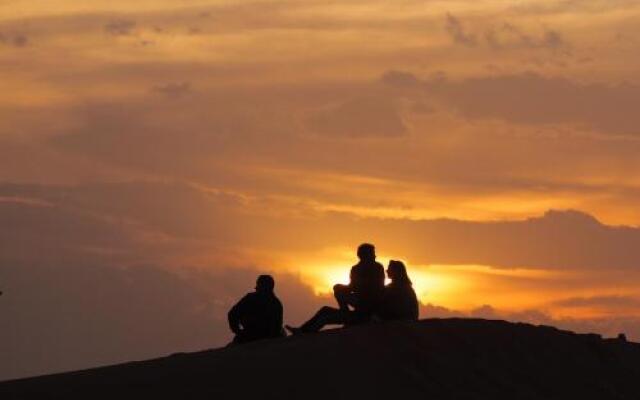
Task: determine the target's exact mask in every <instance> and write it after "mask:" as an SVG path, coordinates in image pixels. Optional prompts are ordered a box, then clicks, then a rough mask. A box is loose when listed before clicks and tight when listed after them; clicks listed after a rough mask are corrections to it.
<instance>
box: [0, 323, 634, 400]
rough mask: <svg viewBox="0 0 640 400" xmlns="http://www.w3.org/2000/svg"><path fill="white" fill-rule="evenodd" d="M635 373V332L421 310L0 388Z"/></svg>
mask: <svg viewBox="0 0 640 400" xmlns="http://www.w3.org/2000/svg"><path fill="white" fill-rule="evenodd" d="M638 377H640V344H636V343H627V342H624V341H621V340H617V339H606V340H603V339H601V338H600V337H599V336H597V335H578V334H574V333H571V332H566V331H561V330H557V329H555V328H551V327H536V326H532V325H527V324H514V323H508V322H504V321H488V320H478V319H429V320H423V321H419V322H398V323H380V324H373V325H368V326H360V327H355V328H351V329H341V330H330V331H324V332H321V333H318V334H308V335H302V336H299V337H290V338H282V339H274V340H266V341H258V342H254V343H251V344H247V345H243V346H237V347H231V348H223V349H217V350H210V351H203V352H199V353H191V354H177V355H173V356H170V357H166V358H160V359H156V360H149V361H142V362H135V363H129V364H122V365H116V366H111V367H104V368H98V369H93V370H86V371H79V372H72V373H67V374H58V375H50V376H45V377H38V378H31V379H23V380H18V381H13V382H5V383H0V398H2V399H5V400H10V399H21V400H22V399H41V398H47V399H53V398H56V399H57V398H59V399H67V400H68V399H178V398H183V399H184V398H189V399H200V398H202V399H249V398H261V399H323V400H326V399H347V398H348V399H389V400H391V399H399V398H403V397H405V396H406V397H405V398H407V399H414V398H424V399H428V398H430V399H493V400H495V399H546V400H549V399H599V400H603V399H639V398H640V384H639V383H638ZM416 396H419V397H416Z"/></svg>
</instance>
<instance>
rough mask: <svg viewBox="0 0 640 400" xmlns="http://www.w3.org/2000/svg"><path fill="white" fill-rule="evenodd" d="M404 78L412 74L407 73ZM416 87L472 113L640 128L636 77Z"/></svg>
mask: <svg viewBox="0 0 640 400" xmlns="http://www.w3.org/2000/svg"><path fill="white" fill-rule="evenodd" d="M404 81H405V82H409V79H407V78H406V77H405V78H404ZM414 87H417V88H422V89H423V90H424V93H426V94H427V95H428V96H430V97H432V98H434V99H438V100H440V101H442V102H444V103H445V104H447V105H449V106H451V107H453V108H454V109H455V110H456V111H457V112H459V113H460V114H461V115H462V116H464V117H466V118H470V119H501V120H504V121H509V122H515V123H521V124H531V125H554V124H569V125H574V126H579V127H582V128H588V129H594V130H597V131H599V132H601V133H604V134H618V135H620V134H626V135H639V134H640V115H639V114H638V113H637V112H636V107H635V105H636V104H638V103H640V87H639V86H637V85H634V84H631V83H624V84H618V85H607V84H602V83H591V84H588V83H578V82H574V81H571V80H569V79H566V78H562V77H545V76H542V75H539V74H535V73H524V74H519V75H499V76H492V77H479V78H470V79H465V80H462V81H453V80H447V79H438V80H433V79H427V80H421V81H419V82H418V83H416V84H415V85H414Z"/></svg>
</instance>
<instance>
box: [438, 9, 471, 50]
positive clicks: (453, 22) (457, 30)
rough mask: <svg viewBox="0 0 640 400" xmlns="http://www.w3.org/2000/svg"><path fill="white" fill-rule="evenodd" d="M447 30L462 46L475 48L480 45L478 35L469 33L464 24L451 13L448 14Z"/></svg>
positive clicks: (455, 41)
mask: <svg viewBox="0 0 640 400" xmlns="http://www.w3.org/2000/svg"><path fill="white" fill-rule="evenodd" d="M445 29H446V31H447V33H448V34H449V36H450V37H451V38H452V39H453V42H454V43H456V44H461V45H463V46H467V47H475V46H477V45H478V39H477V37H476V35H475V34H473V33H469V32H467V31H466V30H465V28H464V26H463V25H462V22H461V21H460V20H459V19H458V18H457V17H455V16H453V15H451V14H450V13H447V16H446V23H445Z"/></svg>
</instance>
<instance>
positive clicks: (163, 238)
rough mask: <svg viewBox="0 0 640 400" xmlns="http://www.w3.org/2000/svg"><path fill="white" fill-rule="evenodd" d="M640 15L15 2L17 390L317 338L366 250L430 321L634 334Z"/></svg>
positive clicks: (209, 2)
mask: <svg viewBox="0 0 640 400" xmlns="http://www.w3.org/2000/svg"><path fill="white" fill-rule="evenodd" d="M638 71H640V2H638V1H635V0H581V1H573V0H520V1H516V0H509V1H508V0H446V1H444V0H442V1H438V0H422V1H417V0H377V1H373V0H348V1H346V0H345V1H330V0H325V1H317V0H282V1H271V0H253V1H243V0H235V1H232V0H153V1H152V0H135V1H132V0H128V1H124V0H108V1H107V0H91V1H79V0H47V1H27V0H4V1H2V0H0V290H2V291H3V292H4V294H3V296H2V297H0V327H2V328H1V329H0V354H3V356H1V358H3V359H4V360H6V359H7V358H6V356H4V354H8V355H9V357H8V360H9V362H8V363H7V362H2V363H0V380H2V379H7V378H12V377H19V376H27V375H33V374H41V373H50V372H54V371H63V370H69V369H74V368H85V367H90V366H95V365H102V364H107V363H113V362H122V361H127V360H131V359H141V358H148V357H155V356H161V355H165V354H170V353H173V352H178V351H193V350H198V349H204V348H210V347H217V346H221V345H224V344H225V343H226V342H228V340H229V339H230V333H229V332H228V328H227V326H226V312H227V310H228V309H229V307H230V306H231V305H232V304H233V303H234V302H235V301H236V300H237V299H238V298H239V297H241V296H242V295H243V294H244V293H246V292H248V291H250V290H252V288H253V285H254V281H255V277H256V275H257V274H259V273H272V274H274V276H275V277H276V280H277V283H276V285H277V286H276V292H277V293H278V294H279V295H280V297H281V299H282V300H283V302H284V304H285V319H286V321H287V322H289V323H294V324H295V323H299V322H300V321H302V320H303V319H305V318H306V317H308V316H309V315H310V314H311V313H312V312H313V311H314V310H315V309H316V308H317V307H319V306H320V305H323V304H332V299H330V298H329V297H328V296H327V293H328V291H329V290H330V288H331V286H332V285H333V284H334V283H336V282H346V280H348V273H349V268H350V266H351V265H353V264H354V263H355V262H356V257H355V249H356V247H357V245H358V244H360V243H362V242H371V243H374V244H375V245H376V247H377V251H378V255H379V258H380V260H381V261H382V262H384V263H385V264H386V262H388V260H389V259H401V260H403V261H405V263H406V264H407V266H408V269H409V274H410V276H411V277H412V279H413V280H414V283H415V285H414V286H415V288H416V291H417V292H418V295H419V297H420V300H421V302H422V309H421V315H422V317H447V316H477V317H485V318H506V319H510V320H516V321H527V322H532V323H536V324H547V325H554V326H559V327H561V328H565V329H571V330H577V331H581V332H598V333H601V334H603V335H605V336H613V335H617V334H618V333H619V332H626V333H627V335H628V336H629V337H630V338H631V339H634V340H640V295H639V294H638V291H639V290H640V207H638V203H639V201H640V108H639V107H640V75H639V73H638Z"/></svg>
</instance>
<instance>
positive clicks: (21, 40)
mask: <svg viewBox="0 0 640 400" xmlns="http://www.w3.org/2000/svg"><path fill="white" fill-rule="evenodd" d="M29 43H30V41H29V37H28V36H27V35H25V34H23V33H2V32H0V44H5V45H8V46H11V47H15V48H23V47H27V46H28V45H29Z"/></svg>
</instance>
